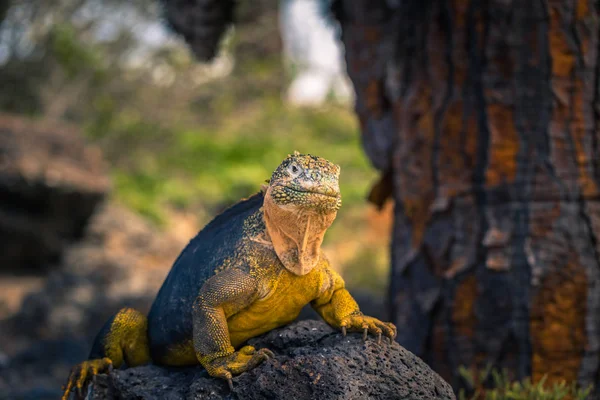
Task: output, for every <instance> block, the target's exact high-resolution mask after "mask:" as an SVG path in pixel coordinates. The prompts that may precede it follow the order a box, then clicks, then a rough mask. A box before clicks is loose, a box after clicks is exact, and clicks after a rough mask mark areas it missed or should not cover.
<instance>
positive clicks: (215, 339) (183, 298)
mask: <svg viewBox="0 0 600 400" xmlns="http://www.w3.org/2000/svg"><path fill="white" fill-rule="evenodd" d="M338 177H339V167H338V166H337V165H334V164H332V163H330V162H329V161H327V160H325V159H322V158H319V157H315V156H310V155H301V154H297V153H295V154H294V155H292V156H288V157H287V158H286V159H285V160H284V161H283V162H282V163H281V165H280V166H279V167H278V168H277V169H276V170H275V172H274V173H273V176H272V177H271V180H270V181H269V185H268V186H267V187H265V188H264V190H263V192H262V193H259V194H257V195H255V196H254V197H252V198H250V199H248V200H245V201H242V202H240V203H238V204H237V205H235V206H233V207H232V208H231V209H229V210H228V211H226V212H224V213H223V214H221V215H220V216H218V217H217V218H215V220H213V221H212V222H211V223H210V224H209V225H207V226H206V227H205V228H204V229H203V230H202V231H201V232H200V233H199V234H198V236H197V237H196V238H194V239H192V241H191V242H190V244H188V246H187V247H186V248H185V249H184V250H183V252H182V253H181V255H180V256H179V258H178V259H177V260H176V261H175V264H174V265H173V268H172V269H171V272H170V273H169V276H168V277H167V279H166V280H165V282H164V284H163V287H162V288H161V290H160V291H159V294H158V295H157V298H156V300H155V302H154V304H153V306H152V310H151V311H150V314H149V315H148V318H146V317H145V316H144V315H142V314H141V313H139V312H138V311H136V310H133V309H123V310H121V311H119V312H118V313H117V314H116V315H115V317H113V318H111V319H110V320H109V321H108V322H107V323H106V325H105V326H104V328H103V329H102V330H101V331H100V333H99V334H98V337H97V338H96V342H95V344H94V347H93V349H92V353H91V354H90V359H91V360H89V361H85V362H83V363H81V364H79V365H77V366H76V367H75V368H73V372H72V373H71V376H70V377H69V381H68V383H67V385H66V387H65V394H64V396H63V400H66V399H67V398H68V397H69V393H70V391H71V390H72V389H73V388H77V389H78V390H79V392H81V390H82V389H84V388H85V386H86V385H87V383H88V382H89V381H90V379H91V378H92V377H93V376H94V375H95V374H98V373H102V372H108V371H109V370H110V368H111V366H112V365H114V366H115V367H117V368H118V367H121V366H122V365H127V366H129V367H131V366H136V365H142V364H145V363H148V362H151V361H153V362H155V363H158V364H163V365H172V366H183V365H195V364H201V365H202V366H203V367H204V368H205V369H206V370H207V372H208V373H209V374H210V375H211V376H214V377H217V378H221V379H225V380H227V381H228V382H229V385H230V387H231V386H232V381H231V379H232V377H233V376H234V375H238V374H240V373H243V372H245V371H248V370H250V369H252V368H254V367H256V366H257V365H259V364H260V363H261V362H263V361H265V360H267V359H268V358H272V357H273V356H274V355H273V353H272V352H271V351H269V350H267V349H260V350H256V349H254V348H253V347H251V346H243V344H244V343H245V342H246V341H247V340H248V339H250V338H253V337H255V336H258V335H261V334H263V333H265V332H268V331H270V330H272V329H275V328H277V327H280V326H283V325H286V324H288V323H290V322H292V321H293V320H294V319H296V317H297V316H298V314H299V312H300V310H301V309H302V307H304V306H305V305H306V304H309V303H310V304H311V306H312V307H313V308H314V309H315V310H316V311H317V313H319V315H320V316H321V317H322V318H323V319H324V320H325V321H326V322H327V323H328V324H329V325H331V326H333V327H335V328H337V329H340V330H341V331H342V333H343V334H344V335H345V334H346V332H347V331H350V332H362V333H363V337H364V339H366V338H367V334H368V333H370V334H372V335H375V336H376V337H377V342H378V343H380V342H381V337H382V335H383V336H386V337H388V338H390V340H392V339H393V338H394V337H395V336H396V328H395V326H394V325H392V324H390V323H385V322H381V321H379V320H377V319H375V318H372V317H368V316H365V315H363V314H362V313H361V312H360V310H359V307H358V305H357V304H356V302H355V301H354V299H353V298H352V296H351V295H350V293H349V292H348V291H347V290H346V289H345V287H344V281H343V279H342V278H341V277H340V275H339V274H338V273H336V272H335V271H334V270H333V269H332V268H331V267H330V265H329V261H328V260H327V258H326V257H325V255H324V254H323V252H322V251H321V243H322V240H323V236H324V234H325V231H326V230H327V228H328V227H329V226H330V225H331V223H332V222H333V220H334V219H335V216H336V213H337V210H338V209H339V207H340V206H341V197H340V194H339V184H338ZM242 346H243V347H242ZM236 349H237V351H236Z"/></svg>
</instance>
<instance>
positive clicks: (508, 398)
mask: <svg viewBox="0 0 600 400" xmlns="http://www.w3.org/2000/svg"><path fill="white" fill-rule="evenodd" d="M459 373H460V375H461V377H462V378H463V379H464V380H465V382H466V383H467V385H468V386H469V387H471V388H477V387H480V386H481V383H482V382H491V388H489V389H485V390H484V389H481V388H478V389H475V393H474V394H473V395H471V396H467V395H466V393H465V391H464V390H461V391H460V393H459V396H458V398H459V400H467V399H469V400H561V399H569V400H585V399H588V398H589V396H590V394H591V392H592V389H593V388H592V387H588V388H585V389H583V388H579V387H577V384H576V383H575V382H572V383H566V382H564V381H562V382H560V383H554V384H553V385H548V384H546V376H544V377H543V378H542V379H540V380H539V381H538V382H536V383H533V382H531V380H530V379H529V378H527V379H525V380H523V381H521V382H512V381H511V380H510V378H509V375H508V372H507V371H502V372H498V371H497V370H494V369H492V368H491V367H488V368H486V369H484V370H483V371H481V372H479V374H477V376H475V375H474V374H473V373H472V372H471V371H470V370H468V369H466V368H464V367H460V369H459Z"/></svg>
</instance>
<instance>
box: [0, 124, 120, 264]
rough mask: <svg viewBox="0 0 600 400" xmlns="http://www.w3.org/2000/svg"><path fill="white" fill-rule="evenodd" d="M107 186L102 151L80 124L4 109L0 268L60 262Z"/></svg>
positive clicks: (0, 137) (0, 148)
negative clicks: (84, 137)
mask: <svg viewBox="0 0 600 400" xmlns="http://www.w3.org/2000/svg"><path fill="white" fill-rule="evenodd" d="M109 186H110V183H109V179H108V175H107V174H106V170H105V166H104V164H103V161H102V155H101V153H100V151H99V150H98V149H96V148H94V147H93V146H87V145H86V144H85V143H84V142H83V140H82V138H81V134H80V132H79V131H78V130H77V129H75V128H73V127H69V126H66V125H64V124H56V123H48V122H45V121H40V122H34V121H31V120H29V119H26V118H21V117H15V116H9V115H6V114H0V198H1V199H2V200H1V201H0V242H1V243H2V251H1V252H0V272H5V270H6V269H10V270H11V271H12V272H17V273H26V272H39V270H40V269H43V268H46V267H48V266H49V265H52V264H56V263H57V262H58V261H59V259H60V256H61V254H62V251H63V249H64V248H65V246H66V245H67V244H69V243H70V242H72V241H73V240H74V239H77V238H79V237H81V235H82V234H83V231H84V228H85V225H86V223H87V221H88V219H89V218H90V216H91V215H92V213H93V212H94V209H95V208H96V206H97V205H98V204H99V203H100V202H101V201H102V199H103V198H104V196H105V195H106V193H107V192H108V190H109ZM34 249H35V250H34Z"/></svg>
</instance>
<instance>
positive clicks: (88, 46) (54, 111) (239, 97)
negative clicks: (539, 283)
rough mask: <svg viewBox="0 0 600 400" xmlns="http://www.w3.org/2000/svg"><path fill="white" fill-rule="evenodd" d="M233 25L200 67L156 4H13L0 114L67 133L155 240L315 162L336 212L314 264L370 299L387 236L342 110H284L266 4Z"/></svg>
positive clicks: (346, 108)
mask: <svg viewBox="0 0 600 400" xmlns="http://www.w3.org/2000/svg"><path fill="white" fill-rule="evenodd" d="M237 20H238V23H237V24H236V27H235V30H233V29H232V30H231V31H230V32H229V33H228V35H227V38H226V39H225V41H224V43H223V49H222V52H221V55H220V56H219V57H218V58H217V59H216V60H214V61H213V62H212V63H210V64H200V63H198V62H197V60H195V59H194V58H193V56H192V55H191V53H190V51H189V49H188V48H187V46H186V45H185V44H184V43H183V41H182V40H180V39H179V38H178V37H176V36H175V35H174V34H172V33H170V32H169V31H168V29H167V28H166V27H165V24H164V23H163V21H162V20H161V16H160V9H159V6H158V2H156V1H146V0H135V1H129V2H120V1H114V0H102V1H92V0H87V1H86V0H79V1H75V0H52V1H23V2H21V3H19V5H13V6H12V7H11V8H10V9H9V10H8V13H7V15H6V19H5V21H4V23H3V24H2V29H1V30H0V34H1V35H2V36H1V38H2V40H1V41H0V43H1V44H0V87H2V88H3V90H2V91H0V109H2V111H5V112H11V113H17V114H26V115H28V116H30V117H32V118H36V119H44V120H62V121H68V122H70V123H72V124H75V125H77V126H78V127H80V128H81V129H82V131H83V132H84V134H85V136H86V137H87V140H88V141H89V142H91V143H95V144H97V145H98V146H99V147H100V148H101V149H102V150H103V153H104V157H105V159H106V160H107V161H108V163H109V166H110V174H111V177H112V182H113V192H112V194H111V196H112V199H113V201H116V202H119V203H120V204H123V205H125V206H126V207H128V208H130V209H132V210H135V211H136V212H137V213H139V214H141V215H143V216H144V217H145V218H147V219H149V220H150V221H152V223H153V224H155V225H157V226H158V227H159V228H160V229H171V228H170V227H172V225H173V224H174V223H175V222H174V221H175V219H173V216H174V215H185V216H186V218H188V219H189V218H192V219H193V220H194V221H193V223H195V224H197V226H198V227H201V226H203V225H204V224H205V223H207V222H208V221H209V220H210V219H211V218H212V217H213V216H214V215H216V214H217V213H218V212H220V211H221V210H223V209H224V208H225V207H227V206H229V205H231V204H233V203H234V202H236V201H237V200H239V199H240V198H243V197H247V196H250V195H251V194H253V193H254V192H256V191H258V190H259V188H260V185H261V183H263V182H264V181H265V179H268V178H269V177H270V174H271V172H272V171H273V169H274V168H275V167H276V166H277V165H278V164H279V162H280V161H281V160H282V159H283V158H284V157H285V156H286V155H287V154H288V153H291V152H293V151H294V150H298V151H300V152H304V153H313V154H317V155H319V156H322V157H325V158H328V159H330V160H332V161H334V162H335V163H338V164H339V165H340V166H341V167H342V174H341V189H342V195H343V207H342V210H341V212H340V214H339V216H338V219H337V221H336V222H335V224H334V225H333V227H332V228H331V230H330V232H329V233H328V235H327V237H326V242H325V247H326V251H327V253H328V254H329V255H330V257H331V258H332V261H334V262H335V263H336V264H337V267H338V268H339V269H340V270H341V271H343V272H344V275H345V276H346V278H347V280H348V284H349V286H355V287H360V288H361V289H367V290H370V291H372V292H373V293H376V294H377V295H379V296H383V294H384V292H385V289H386V281H387V268H388V265H387V264H388V262H387V257H388V255H387V253H388V251H387V236H386V234H387V229H389V223H387V222H385V221H388V219H386V218H383V220H382V218H381V217H380V218H377V217H375V214H376V213H375V211H374V210H371V209H369V206H368V205H367V204H366V200H365V197H366V194H367V192H368V188H369V186H370V185H371V184H372V183H373V181H374V180H375V178H376V173H375V170H374V169H373V168H372V167H371V166H370V165H369V163H368V161H367V159H366V157H365V155H364V154H363V151H362V149H361V146H360V136H359V132H358V125H357V120H356V117H355V115H354V113H353V111H352V107H351V104H348V103H349V102H346V104H344V103H339V102H337V101H336V100H335V98H334V96H331V98H330V100H329V101H327V102H326V103H325V104H324V105H322V106H319V107H309V108H306V107H304V108H298V107H291V106H289V105H287V104H286V102H285V101H283V98H284V95H283V94H284V92H285V89H286V88H287V86H288V84H289V83H290V81H291V79H292V78H293V76H294V73H293V71H294V68H293V66H287V68H286V66H284V62H283V61H282V55H281V40H280V35H279V26H278V15H277V2H276V1H264V0H263V1H258V2H256V3H254V2H253V3H252V4H249V2H242V3H240V6H239V8H238V10H237ZM177 221H180V219H177ZM173 229H176V227H175V228H173ZM383 238H386V239H385V240H382V239H383Z"/></svg>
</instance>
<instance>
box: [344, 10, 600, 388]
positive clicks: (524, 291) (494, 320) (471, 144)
mask: <svg viewBox="0 0 600 400" xmlns="http://www.w3.org/2000/svg"><path fill="white" fill-rule="evenodd" d="M392 3H394V2H389V1H387V2H386V1H367V0H360V1H358V0H341V1H338V2H336V3H335V4H334V12H335V14H336V17H337V18H338V20H339V21H340V22H341V27H342V40H343V42H344V44H345V49H346V60H347V64H348V65H347V67H348V72H349V74H350V77H351V79H352V81H353V83H354V86H355V89H356V92H357V104H356V110H357V114H358V116H359V118H360V123H361V127H362V131H363V143H364V146H365V149H366V151H367V153H368V155H369V157H370V158H371V160H372V162H373V164H374V165H375V166H376V167H377V168H379V169H381V170H382V172H384V174H383V175H384V176H385V177H387V178H389V179H385V180H384V181H382V183H381V184H380V185H378V187H377V190H376V191H375V192H374V198H375V200H379V201H381V200H382V198H383V197H385V196H384V195H383V196H382V193H385V189H386V188H387V189H389V191H390V192H391V193H392V194H393V198H394V200H395V204H396V206H395V225H394V230H393V243H392V272H391V287H390V297H389V300H390V304H391V310H392V320H393V321H394V322H395V323H396V324H397V325H398V332H399V334H398V340H399V342H400V343H401V344H402V345H404V346H405V347H407V348H408V349H409V350H411V351H413V352H414V353H416V354H417V355H419V356H421V357H423V358H424V359H425V360H426V361H427V362H429V363H430V364H431V365H432V366H433V367H434V369H436V370H437V371H438V372H440V373H441V374H442V375H443V376H444V377H445V378H446V379H448V380H449V381H450V382H451V383H452V384H453V386H455V387H458V386H461V384H462V383H461V381H460V375H459V374H458V369H459V366H465V367H466V368H469V369H472V370H476V369H482V368H483V367H485V366H487V365H488V364H491V365H492V366H493V367H495V368H498V369H500V368H508V369H509V371H511V373H512V377H513V378H515V379H522V378H525V377H527V376H531V377H532V378H533V379H534V380H536V381H537V380H539V379H541V377H542V376H544V375H547V381H548V382H549V383H552V382H557V381H560V380H563V379H564V380H567V381H575V380H577V381H578V382H579V383H581V384H583V385H589V384H591V383H598V382H600V372H599V371H600V264H599V263H600V258H599V254H600V243H599V242H598V241H599V236H600V191H599V186H600V145H599V143H600V133H599V128H598V123H599V119H600V116H599V112H600V108H599V107H600V104H599V90H598V86H599V81H598V79H599V77H600V75H599V72H600V69H599V68H600V63H599V62H598V57H599V56H600V53H599V46H600V41H599V28H600V25H599V12H598V8H597V7H598V5H597V4H596V3H595V2H593V1H589V0H580V1H558V0H556V1H542V0H522V1H516V0H464V1H462V0H454V1H450V0H428V1H421V0H407V1H401V2H396V4H399V5H398V6H397V8H388V7H390V6H388V5H389V4H392ZM386 171H387V172H388V173H385V172H386Z"/></svg>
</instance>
